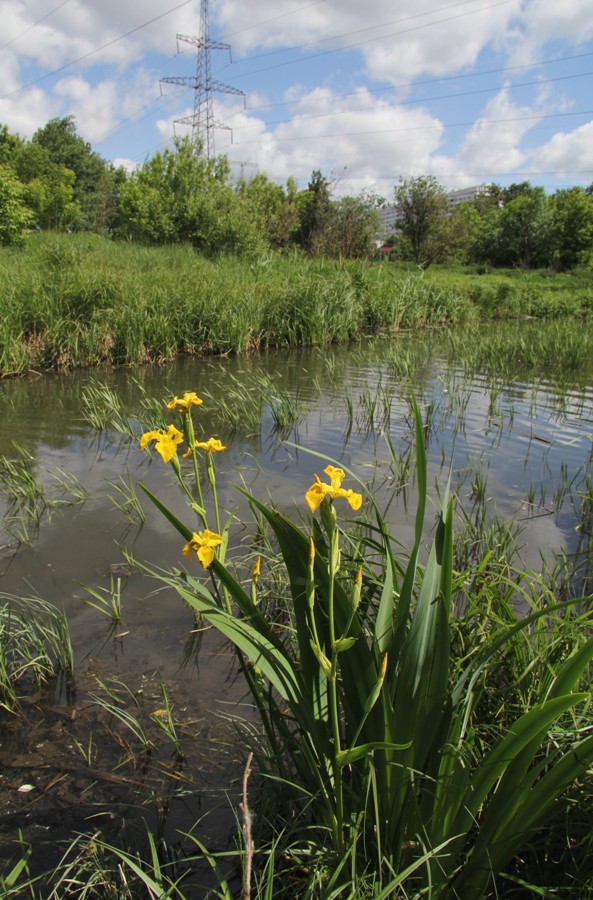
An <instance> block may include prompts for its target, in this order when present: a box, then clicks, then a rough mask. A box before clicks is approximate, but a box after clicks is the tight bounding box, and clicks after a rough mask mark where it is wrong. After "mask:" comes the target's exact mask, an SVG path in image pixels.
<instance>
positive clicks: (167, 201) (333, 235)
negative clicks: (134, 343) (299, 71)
mask: <svg viewBox="0 0 593 900" xmlns="http://www.w3.org/2000/svg"><path fill="white" fill-rule="evenodd" d="M201 149H202V148H201V147H200V146H199V145H196V144H195V143H193V142H192V141H191V140H189V139H187V138H186V139H181V140H177V141H176V142H175V145H174V147H173V149H171V150H163V151H162V152H157V153H155V154H154V155H153V156H152V157H151V158H150V159H147V161H146V162H145V163H144V164H143V165H142V166H141V167H140V168H139V169H138V170H136V171H134V172H131V173H130V172H127V171H126V170H125V169H124V168H123V167H119V168H116V167H114V166H113V165H112V164H111V163H109V162H107V161H105V160H104V159H102V157H101V156H100V155H99V154H98V153H96V152H95V151H94V150H93V149H92V147H91V145H90V144H89V143H87V142H86V141H84V140H83V138H82V137H80V135H78V134H77V133H76V127H75V123H74V119H73V117H72V116H68V117H66V118H62V119H52V120H50V121H49V122H48V123H47V124H46V125H45V126H44V127H43V128H40V129H39V130H38V131H37V132H36V133H35V134H34V135H33V137H32V139H31V140H25V139H23V138H21V137H19V136H18V135H15V134H12V133H10V132H9V131H8V129H7V128H6V126H0V244H4V245H9V244H18V243H21V242H22V241H23V240H24V239H25V237H26V234H27V233H28V232H30V231H31V230H39V229H40V230H44V231H45V230H51V231H62V232H64V231H71V232H92V233H97V234H101V235H104V236H109V237H111V238H114V239H124V240H128V241H130V240H133V241H136V242H138V243H141V244H145V245H167V244H175V243H188V244H191V245H192V246H193V247H194V248H195V249H197V250H198V251H200V252H201V253H203V254H205V255H209V256H212V255H216V254H219V253H225V254H228V253H236V254H241V255H251V256H259V255H261V254H262V253H264V252H266V251H270V250H277V251H288V250H290V251H295V250H296V251H299V252H301V253H303V254H306V255H307V256H310V257H330V258H331V257H333V258H343V259H368V258H372V257H373V256H377V255H378V253H379V250H378V249H377V236H378V235H379V234H380V231H381V229H380V224H379V221H380V220H379V210H380V208H381V207H382V206H385V205H386V204H393V205H394V206H395V211H396V216H395V227H394V234H393V235H391V236H389V237H388V238H387V240H386V242H385V243H386V245H387V250H386V248H385V247H384V248H383V252H382V256H383V257H384V256H386V255H388V256H389V257H390V258H392V259H397V260H403V261H406V260H409V261H413V262H415V263H416V264H417V265H419V266H422V267H426V266H428V265H430V264H431V263H434V262H440V263H455V264H468V263H469V264H480V265H486V266H495V267H522V268H541V267H546V268H554V269H557V270H568V269H573V268H576V267H590V266H591V265H592V263H593V185H592V186H590V187H589V188H587V189H583V188H579V187H573V188H567V189H564V190H558V191H556V193H555V194H552V195H548V194H546V192H545V191H544V189H543V188H542V187H537V186H533V185H531V184H530V183H529V182H528V181H526V182H522V183H520V184H513V185H510V187H506V188H502V187H499V186H497V185H489V186H488V187H487V189H486V190H484V191H483V192H482V193H480V194H479V195H478V196H477V197H476V198H475V199H474V200H472V201H469V202H464V203H460V204H458V205H457V206H455V207H454V208H452V207H451V206H450V203H449V200H448V197H447V194H446V192H445V191H444V189H443V188H442V187H441V185H440V184H439V183H438V182H437V181H436V179H434V178H433V177H430V176H429V177H417V178H410V179H406V180H403V179H400V181H399V183H398V184H397V185H396V186H395V187H394V192H393V195H392V196H391V197H388V198H381V197H378V196H376V195H373V194H368V193H362V194H360V195H358V196H356V197H339V198H337V197H334V196H332V183H331V181H330V180H328V179H327V178H326V177H325V176H323V175H322V174H321V172H319V171H314V172H313V173H312V175H311V179H310V181H309V184H308V187H307V188H306V190H298V189H297V185H296V181H295V180H294V179H292V178H289V179H288V180H287V182H286V185H285V186H282V185H278V184H275V183H274V182H272V181H270V180H269V179H268V177H267V176H266V175H265V174H258V175H256V176H255V177H253V178H250V179H243V178H241V179H239V180H238V181H233V180H232V179H231V172H230V167H229V163H228V161H227V160H226V158H225V157H224V156H219V157H217V158H215V159H207V158H206V156H204V155H203V153H202V152H201ZM383 237H385V235H384V236H383Z"/></svg>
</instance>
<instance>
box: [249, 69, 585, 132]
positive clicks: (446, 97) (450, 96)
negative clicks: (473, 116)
mask: <svg viewBox="0 0 593 900" xmlns="http://www.w3.org/2000/svg"><path fill="white" fill-rule="evenodd" d="M588 75H593V71H591V72H581V73H579V74H575V75H559V76H557V77H556V78H541V79H539V80H536V81H523V82H519V83H518V84H514V85H513V86H512V88H513V90H516V89H517V88H522V87H533V86H537V87H539V85H541V84H549V83H551V82H557V81H564V80H567V79H573V78H586V77H587V76H588ZM501 90H504V86H502V87H501V86H500V85H497V86H496V87H492V88H479V89H477V90H474V91H460V92H458V93H456V94H441V95H440V96H437V97H418V98H417V99H415V100H398V101H397V104H396V105H397V106H411V105H412V104H414V103H434V102H435V101H436V100H455V99H457V98H458V97H471V96H474V95H476V94H492V93H496V92H497V91H501ZM338 96H339V95H338ZM374 109H384V107H381V106H360V107H357V108H356V109H342V110H339V111H337V112H331V113H311V114H310V115H304V116H301V115H299V116H298V122H299V123H300V122H306V121H307V120H309V119H330V118H333V117H334V116H347V115H352V113H359V112H369V111H371V110H374ZM292 121H293V119H292V118H290V119H277V120H275V121H272V122H266V127H269V126H270V125H285V124H286V123H288V122H292ZM236 130H237V131H246V130H247V126H245V127H244V128H238V129H236Z"/></svg>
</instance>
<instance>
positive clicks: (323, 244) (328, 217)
mask: <svg viewBox="0 0 593 900" xmlns="http://www.w3.org/2000/svg"><path fill="white" fill-rule="evenodd" d="M378 228H379V217H378V214H377V204H376V201H375V198H374V197H372V196H369V195H365V194H362V195H361V196H359V197H342V198H340V199H339V200H332V201H331V202H330V204H329V206H328V208H327V209H326V211H325V214H324V216H323V220H322V222H321V223H320V225H319V227H318V229H317V231H316V232H315V234H314V236H313V242H312V246H311V252H312V253H313V254H314V255H315V256H328V257H337V258H343V259H366V258H368V257H370V256H372V255H373V253H374V251H375V245H374V239H375V237H376V234H377V231H378Z"/></svg>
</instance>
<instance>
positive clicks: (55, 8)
mask: <svg viewBox="0 0 593 900" xmlns="http://www.w3.org/2000/svg"><path fill="white" fill-rule="evenodd" d="M67 3H70V0H62V3H59V4H58V5H57V6H54V8H53V9H50V11H49V12H47V13H46V14H45V15H44V16H41V18H40V19H37V21H36V22H33V24H32V25H29V27H28V28H25V30H24V31H21V33H20V34H17V35H16V37H13V38H11V40H9V41H6V43H5V44H1V45H0V50H6V48H7V47H10V46H11V45H12V44H14V43H16V41H18V40H20V38H22V37H24V36H25V35H26V34H29V32H30V31H33V29H34V28H36V27H37V26H38V25H41V23H42V22H45V20H46V19H49V17H50V16H53V14H54V13H55V12H57V11H58V10H59V9H61V8H62V7H63V6H66V4H67Z"/></svg>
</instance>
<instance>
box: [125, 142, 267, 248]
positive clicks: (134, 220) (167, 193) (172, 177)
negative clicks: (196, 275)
mask: <svg viewBox="0 0 593 900" xmlns="http://www.w3.org/2000/svg"><path fill="white" fill-rule="evenodd" d="M229 172H230V170H229V165H228V162H227V160H226V158H224V157H217V158H216V159H207V158H206V157H205V156H204V155H203V154H202V153H201V152H200V148H199V147H196V145H195V144H194V143H193V142H192V141H191V140H190V139H189V138H183V139H180V140H177V141H176V143H175V149H174V150H173V151H170V150H164V151H163V152H162V153H155V155H154V156H153V157H151V159H150V160H148V161H147V162H145V163H144V165H143V166H142V168H141V169H140V170H139V171H138V172H135V173H133V174H132V175H131V176H130V178H129V179H128V180H127V182H126V183H125V184H124V185H122V189H121V199H120V219H121V224H120V233H121V234H122V235H123V236H126V237H131V238H135V239H137V240H141V241H145V242H146V243H149V244H163V243H171V242H176V241H189V242H191V243H192V244H193V245H194V246H195V247H196V248H198V249H199V250H201V251H203V252H204V253H219V252H223V251H236V252H247V251H253V250H257V249H261V248H262V247H263V241H262V238H261V237H260V236H259V235H258V233H257V228H256V225H255V224H254V223H253V222H251V221H250V220H249V216H248V212H247V207H246V206H245V205H243V204H242V203H241V201H240V198H239V197H238V195H237V193H236V192H235V191H234V190H233V188H232V187H231V185H230V184H229Z"/></svg>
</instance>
